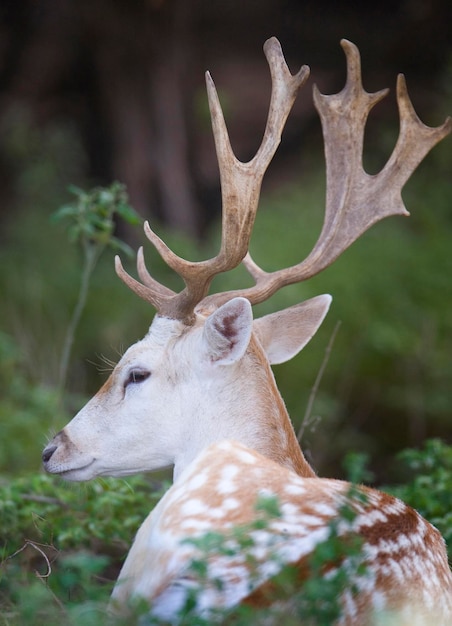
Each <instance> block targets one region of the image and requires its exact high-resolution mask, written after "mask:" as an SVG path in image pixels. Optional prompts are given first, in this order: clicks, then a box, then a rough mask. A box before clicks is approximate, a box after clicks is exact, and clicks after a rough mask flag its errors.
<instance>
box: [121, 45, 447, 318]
mask: <svg viewBox="0 0 452 626" xmlns="http://www.w3.org/2000/svg"><path fill="white" fill-rule="evenodd" d="M341 45H342V48H343V49H344V52H345V55H346V58H347V82H346V85H345V87H344V89H343V90H342V91H341V92H340V93H338V94H334V95H324V94H321V93H320V92H319V91H318V89H317V88H316V87H314V103H315V106H316V108H317V111H318V113H319V115H320V118H321V121H322V129H323V136H324V142H325V158H326V167H327V193H326V210H325V220H324V224H323V228H322V231H321V234H320V236H319V239H318V241H317V243H316V245H315V246H314V249H313V250H312V252H311V253H310V254H309V256H308V257H307V258H306V259H305V260H303V261H302V262H301V263H299V264H297V265H294V266H292V267H289V268H284V269H281V270H278V271H275V272H271V273H268V272H264V271H263V270H262V269H261V268H259V267H258V266H257V265H256V264H255V263H254V262H253V261H252V259H251V257H250V256H249V254H248V247H249V241H250V238H251V232H252V229H253V225H254V220H255V217H256V211H257V206H258V201H259V193H260V187H261V183H262V179H263V176H264V173H265V171H266V169H267V167H268V165H269V163H270V161H271V159H272V158H273V155H274V153H275V151H276V149H277V147H278V145H279V142H280V139H281V133H282V130H283V128H284V124H285V122H286V119H287V116H288V114H289V112H290V110H291V108H292V106H293V103H294V101H295V98H296V95H297V92H298V89H299V88H300V87H301V86H302V85H303V84H304V83H305V82H306V79H307V77H308V75H309V68H308V67H306V66H303V67H302V68H301V69H300V71H299V72H298V73H297V74H295V75H294V76H293V75H292V74H291V73H290V71H289V69H288V67H287V64H286V62H285V60H284V56H283V53H282V50H281V46H280V44H279V42H278V40H277V39H275V38H274V37H273V38H271V39H269V40H268V41H266V42H265V45H264V52H265V55H266V57H267V61H268V64H269V67H270V73H271V77H272V95H271V100H270V108H269V114H268V119H267V125H266V128H265V133H264V138H263V140H262V143H261V146H260V148H259V150H258V151H257V153H256V155H255V157H254V158H253V159H252V160H251V161H249V162H248V163H242V162H241V161H239V160H238V159H237V158H236V157H235V155H234V153H233V151H232V148H231V145H230V142H229V137H228V132H227V129H226V125H225V122H224V118H223V113H222V110H221V106H220V103H219V100H218V96H217V93H216V90H215V86H214V84H213V81H212V79H211V77H210V75H209V74H208V73H207V74H206V82H207V93H208V97H209V106H210V112H211V118H212V127H213V133H214V137H215V146H216V151H217V158H218V163H219V168H220V178H221V190H222V202H223V219H222V241H221V248H220V252H219V254H218V255H217V256H216V257H215V258H213V259H210V260H208V261H201V262H197V263H193V262H190V261H186V260H184V259H182V258H180V257H178V256H177V255H175V254H174V253H173V252H172V251H171V250H170V249H169V248H168V247H167V246H166V245H165V244H164V243H163V241H162V240H161V239H160V238H159V237H158V236H157V235H156V234H155V233H154V232H153V231H152V229H151V228H150V226H149V224H148V223H147V222H146V223H145V226H144V229H145V233H146V235H147V237H148V238H149V240H150V241H151V242H152V243H153V244H154V246H155V247H156V249H157V250H158V252H159V253H160V255H161V257H162V258H163V260H164V261H165V262H166V263H167V264H168V265H169V266H170V267H171V268H172V269H173V270H174V271H175V272H177V273H178V274H179V275H180V276H181V277H182V279H183V280H184V283H185V289H184V290H183V291H182V292H181V293H178V294H176V293H175V292H173V291H172V290H171V289H168V288H167V287H165V286H163V285H161V284H160V283H158V282H157V281H156V280H154V279H153V278H152V277H151V276H150V274H149V272H148V271H147V269H146V266H145V263H144V258H143V251H142V249H140V250H139V252H138V259H137V267H138V274H139V277H140V279H141V281H142V283H140V282H138V281H137V280H135V279H134V278H132V277H131V276H130V275H129V274H127V272H125V270H124V268H123V267H122V264H121V261H120V259H119V257H116V271H117V273H118V276H119V277H120V278H121V279H122V280H123V281H124V282H125V283H126V285H127V286H128V287H130V288H131V289H132V291H134V292H135V293H136V294H137V295H139V296H140V297H141V298H143V299H144V300H147V301H148V302H150V303H151V304H152V305H153V306H154V307H155V308H156V309H157V311H158V312H159V313H160V314H161V315H163V316H166V317H170V318H173V319H180V320H183V321H185V322H186V323H188V324H189V323H191V321H192V320H193V319H194V310H195V308H196V307H197V306H202V308H203V309H205V308H207V309H208V308H211V307H215V306H219V305H221V304H223V303H224V302H226V301H227V300H229V299H231V298H233V297H235V296H239V295H240V296H244V297H246V298H248V300H249V301H250V302H251V304H257V303H259V302H263V301H264V300H266V299H267V298H269V297H270V296H272V295H273V294H274V293H275V292H276V291H277V290H279V289H281V288H282V287H284V286H285V285H289V284H292V283H296V282H300V281H303V280H306V279H307V278H310V277H312V276H314V275H315V274H317V273H319V272H320V271H322V270H323V269H325V268H326V267H327V266H328V265H330V264H331V263H332V262H333V261H334V260H335V259H336V258H337V257H338V256H339V255H340V254H341V253H342V252H343V251H344V250H345V249H346V248H348V247H349V246H350V245H351V244H352V243H353V242H354V241H355V240H356V239H358V237H360V235H362V234H363V233H364V232H365V231H366V230H367V229H368V228H370V226H372V225H373V224H375V222H377V221H379V220H381V219H382V218H384V217H387V216H389V215H407V214H408V212H407V210H406V209H405V206H404V204H403V201H402V197H401V191H402V187H403V186H404V184H405V183H406V181H407V180H408V178H409V177H410V176H411V174H412V173H413V171H414V170H415V169H416V167H417V166H418V165H419V163H420V162H421V161H422V159H423V158H424V157H425V155H426V154H427V153H428V152H429V151H430V150H431V148H433V146H435V145H436V144H437V143H438V142H439V141H440V140H441V139H443V138H444V137H445V136H446V135H447V134H448V133H449V132H450V131H451V129H452V120H451V119H450V118H447V120H446V121H445V122H444V124H443V125H442V126H439V127H437V128H430V127H428V126H425V124H423V123H422V122H421V121H420V120H419V118H418V117H417V115H416V113H415V111H414V109H413V106H412V104H411V101H410V99H409V96H408V93H407V90H406V84H405V79H404V77H403V76H402V75H399V77H398V81H397V103H398V107H399V116H400V134H399V138H398V141H397V144H396V146H395V148H394V151H393V153H392V155H391V157H390V158H389V160H388V162H387V163H386V165H385V167H384V168H383V169H382V170H381V171H380V172H379V173H378V174H376V175H374V176H371V175H369V174H367V173H366V172H365V171H364V169H363V165H362V152H363V138H364V129H365V125H366V121H367V117H368V115H369V112H370V111H371V109H372V107H373V106H374V105H375V104H376V103H377V102H379V101H380V100H381V99H382V98H384V96H385V95H386V94H387V92H388V90H387V89H385V90H382V91H379V92H377V93H373V94H370V93H367V92H366V91H364V89H363V86H362V82H361V64H360V56H359V51H358V49H357V47H356V46H354V45H353V44H352V43H350V42H349V41H347V40H342V41H341ZM242 260H244V263H245V266H246V268H247V269H248V271H249V273H250V274H251V276H252V277H253V278H254V280H255V285H254V286H253V287H249V288H246V289H239V290H236V291H228V292H223V293H218V294H213V295H211V296H208V295H207V294H208V290H209V287H210V284H211V282H212V279H213V278H214V277H215V276H216V275H217V274H220V273H222V272H226V271H228V270H231V269H233V268H235V267H237V265H239V264H240V262H241V261H242Z"/></svg>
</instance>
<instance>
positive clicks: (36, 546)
mask: <svg viewBox="0 0 452 626" xmlns="http://www.w3.org/2000/svg"><path fill="white" fill-rule="evenodd" d="M28 546H30V547H31V548H33V549H34V550H36V551H37V552H39V554H40V555H41V556H42V557H43V558H44V560H45V562H46V565H47V572H46V573H45V574H40V573H39V572H38V571H37V570H35V574H36V576H37V577H38V578H39V579H40V580H45V579H46V578H49V576H50V574H51V573H52V566H51V564H50V560H49V557H48V556H47V554H46V553H45V552H44V550H43V549H42V548H46V547H47V548H48V547H51V546H47V544H44V543H36V541H31V540H30V539H26V540H25V543H24V545H23V546H22V547H21V548H19V549H18V550H16V551H15V552H14V554H10V555H9V556H8V557H6V559H5V561H9V560H10V559H13V558H14V557H15V556H17V555H18V554H20V553H21V552H23V551H24V550H25V549H26V548H28Z"/></svg>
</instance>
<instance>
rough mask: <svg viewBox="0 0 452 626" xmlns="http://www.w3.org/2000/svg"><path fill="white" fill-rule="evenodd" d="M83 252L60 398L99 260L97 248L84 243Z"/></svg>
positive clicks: (62, 364) (65, 346)
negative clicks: (80, 278) (80, 275)
mask: <svg viewBox="0 0 452 626" xmlns="http://www.w3.org/2000/svg"><path fill="white" fill-rule="evenodd" d="M83 251H84V266H83V273H82V280H81V283H80V290H79V294H78V299H77V303H76V305H75V308H74V312H73V314H72V318H71V321H70V323H69V326H68V329H67V331H66V336H65V339H64V344H63V351H62V354H61V361H60V368H59V376H58V391H59V395H60V397H61V396H62V393H63V390H64V387H65V385H66V380H67V373H68V369H69V360H70V358H71V352H72V346H73V344H74V338H75V332H76V330H77V326H78V324H79V322H80V318H81V316H82V313H83V309H84V308H85V304H86V300H87V297H88V290H89V283H90V280H91V274H92V273H93V270H94V267H95V265H96V262H97V259H98V258H99V253H100V251H99V249H98V247H97V246H95V245H92V244H91V243H89V242H86V243H85V245H84V246H83Z"/></svg>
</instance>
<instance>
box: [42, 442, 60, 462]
mask: <svg viewBox="0 0 452 626" xmlns="http://www.w3.org/2000/svg"><path fill="white" fill-rule="evenodd" d="M57 447H58V446H55V445H52V446H47V448H44V452H43V453H42V462H43V463H48V461H50V459H51V458H52V454H53V453H54V452H55V450H56V449H57Z"/></svg>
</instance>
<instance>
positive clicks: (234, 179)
mask: <svg viewBox="0 0 452 626" xmlns="http://www.w3.org/2000/svg"><path fill="white" fill-rule="evenodd" d="M264 52H265V55H266V57H267V61H268V64H269V67H270V73H271V78H272V94H271V100H270V108H269V113H268V119H267V125H266V128H265V133H264V137H263V140H262V143H261V146H260V148H259V150H258V151H257V153H256V155H255V157H254V158H253V159H252V160H251V161H249V162H248V163H242V162H241V161H239V160H238V159H237V158H236V157H235V155H234V153H233V151H232V148H231V144H230V142H229V136H228V132H227V129H226V124H225V121H224V117H223V113H222V110H221V106H220V102H219V100H218V95H217V92H216V89H215V85H214V83H213V81H212V78H211V76H210V74H209V73H208V72H207V74H206V84H207V95H208V98H209V107H210V114H211V118H212V128H213V133H214V138H215V147H216V152H217V158H218V163H219V168H220V179H221V192H222V203H223V220H222V241H221V248H220V252H219V253H218V255H217V256H216V257H215V258H213V259H210V260H208V261H202V262H199V263H192V262H190V261H186V260H184V259H182V258H180V257H179V256H177V255H176V254H174V253H173V252H172V251H171V250H170V249H169V248H168V247H167V246H166V245H165V243H164V242H163V241H162V240H161V239H160V238H159V237H158V236H157V235H156V234H155V233H154V232H153V231H152V229H151V228H150V226H149V224H148V223H147V222H146V224H145V233H146V235H147V237H148V238H149V240H150V241H151V243H153V244H154V246H155V248H156V249H157V250H158V252H159V254H160V255H161V257H162V258H163V260H164V261H165V262H166V263H167V264H168V265H169V267H171V268H172V269H173V270H174V271H175V272H177V273H178V274H179V275H180V276H181V277H182V278H183V280H184V282H185V289H184V290H183V291H182V292H181V293H179V294H175V293H174V292H173V291H171V290H170V289H168V288H167V287H164V286H162V285H160V284H159V283H157V281H155V280H154V279H153V278H152V277H151V276H150V275H149V273H148V271H147V270H146V267H145V264H144V260H143V253H142V250H141V249H140V251H139V255H138V261H137V266H138V274H139V276H140V278H141V280H142V283H143V284H140V283H139V282H138V281H136V280H135V279H134V278H132V277H131V276H129V275H128V274H127V273H126V272H125V271H124V268H123V267H122V264H121V261H120V259H119V257H116V272H117V273H118V275H119V277H120V278H121V279H122V280H123V281H124V282H125V283H126V285H128V286H129V287H130V288H131V289H132V290H133V291H134V292H135V293H136V294H137V295H139V296H140V297H141V298H144V299H145V300H147V301H148V302H150V303H151V304H152V305H153V306H155V307H156V309H157V310H158V311H159V313H160V314H161V315H165V316H167V317H171V318H174V319H181V320H184V321H185V322H186V323H190V321H191V320H192V319H193V312H194V308H195V306H196V305H197V304H198V303H199V302H200V301H201V300H202V299H203V298H204V297H205V296H206V295H207V293H208V290H209V287H210V283H211V282H212V279H213V278H214V276H216V275H217V274H219V273H221V272H226V271H228V270H230V269H233V268H234V267H237V265H239V264H240V262H241V261H242V260H243V258H244V257H245V255H246V254H247V251H248V246H249V240H250V237H251V232H252V229H253V225H254V220H255V217H256V211H257V206H258V202H259V193H260V187H261V184H262V179H263V177H264V174H265V171H266V169H267V167H268V165H269V163H270V161H271V160H272V158H273V155H274V154H275V151H276V149H277V147H278V145H279V142H280V140H281V133H282V131H283V128H284V125H285V122H286V119H287V116H288V115H289V112H290V110H291V108H292V105H293V103H294V102H295V98H296V95H297V92H298V89H299V88H300V87H301V86H302V85H303V84H304V83H305V82H306V80H307V78H308V76H309V68H308V67H307V66H303V67H302V68H301V69H300V71H299V72H298V73H297V74H295V75H294V76H292V74H291V73H290V71H289V69H288V67H287V65H286V62H285V60H284V56H283V53H282V50H281V46H280V44H279V42H278V41H277V39H275V38H272V39H269V40H268V41H266V43H265V45H264Z"/></svg>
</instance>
